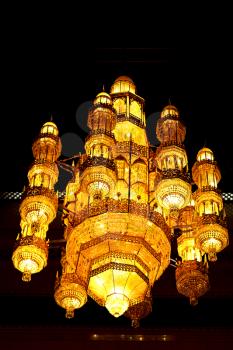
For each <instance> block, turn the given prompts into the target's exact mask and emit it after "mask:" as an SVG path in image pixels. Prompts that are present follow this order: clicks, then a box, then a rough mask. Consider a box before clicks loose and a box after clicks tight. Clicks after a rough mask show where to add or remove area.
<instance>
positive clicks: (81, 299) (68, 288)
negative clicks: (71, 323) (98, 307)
mask: <svg viewBox="0 0 233 350" xmlns="http://www.w3.org/2000/svg"><path fill="white" fill-rule="evenodd" d="M54 297H55V300H56V302H57V304H58V305H59V306H61V307H62V308H63V309H65V310H66V318H73V317H74V311H75V310H76V309H79V308H81V307H82V306H83V305H84V304H85V303H86V301H87V293H86V290H85V288H84V287H83V286H81V285H80V284H78V283H70V282H65V281H62V282H61V285H60V286H59V287H58V288H57V289H56V291H55V294H54Z"/></svg>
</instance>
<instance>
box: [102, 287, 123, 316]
mask: <svg viewBox="0 0 233 350" xmlns="http://www.w3.org/2000/svg"><path fill="white" fill-rule="evenodd" d="M105 307H106V309H108V311H109V312H110V314H112V315H113V316H115V317H119V316H121V315H123V314H124V313H125V311H126V310H127V309H128V307H129V299H128V298H127V297H126V296H125V295H124V294H119V293H113V294H111V295H108V296H107V299H106V303H105Z"/></svg>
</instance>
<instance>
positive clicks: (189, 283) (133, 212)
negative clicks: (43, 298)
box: [13, 76, 228, 326]
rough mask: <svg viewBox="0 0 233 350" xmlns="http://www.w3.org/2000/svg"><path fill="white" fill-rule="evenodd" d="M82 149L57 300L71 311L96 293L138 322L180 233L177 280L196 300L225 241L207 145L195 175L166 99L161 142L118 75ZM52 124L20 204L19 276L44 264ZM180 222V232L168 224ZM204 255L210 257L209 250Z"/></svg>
mask: <svg viewBox="0 0 233 350" xmlns="http://www.w3.org/2000/svg"><path fill="white" fill-rule="evenodd" d="M88 126H89V129H90V133H89V135H88V137H87V139H86V142H85V151H86V152H85V154H82V155H80V156H79V157H77V156H76V155H75V157H74V159H75V162H73V164H72V170H73V178H72V179H71V180H70V181H69V183H68V184H67V187H66V193H65V199H64V205H63V210H64V213H63V222H64V225H65V232H64V239H65V242H66V248H65V251H63V254H62V259H61V265H62V273H61V274H60V275H58V276H57V279H56V286H55V300H56V302H57V303H58V305H60V306H61V307H62V308H64V309H65V310H66V316H67V317H68V318H71V317H73V316H74V311H75V310H76V309H78V308H80V307H82V306H83V305H84V304H85V303H86V302H87V297H88V296H89V297H91V298H93V299H94V300H95V301H96V302H97V303H98V304H99V305H100V306H103V307H106V308H107V309H108V311H109V312H110V313H111V314H112V315H113V316H115V317H118V316H121V315H123V314H124V315H125V316H127V317H129V318H130V319H131V320H132V324H133V325H134V326H138V322H139V320H140V319H141V318H142V317H145V316H147V315H148V313H149V312H151V301H152V300H151V295H152V293H151V291H152V288H153V286H154V284H155V282H156V281H157V280H158V279H159V277H160V276H161V275H162V274H163V272H164V271H165V269H166V268H167V267H168V265H169V264H170V257H171V240H172V239H173V240H175V239H177V247H178V254H179V256H180V259H178V260H177V267H176V281H177V289H178V291H179V292H180V293H181V294H184V295H185V296H187V297H189V298H190V301H191V303H192V304H196V302H197V298H198V297H199V296H201V295H202V294H204V293H205V292H206V291H207V289H208V286H209V282H208V260H209V261H214V260H216V253H218V252H220V251H221V250H222V249H223V248H225V247H226V246H227V244H228V233H227V229H226V223H225V219H224V209H223V202H222V198H221V194H220V192H219V190H218V189H217V183H218V182H219V180H220V171H219V169H218V167H217V165H216V162H215V161H214V158H213V153H212V151H211V150H210V149H208V148H203V149H202V150H200V151H199V153H198V156H197V162H196V163H195V164H194V167H193V171H192V176H193V180H194V182H195V184H196V185H197V188H198V189H197V190H196V191H195V192H194V193H192V179H191V176H190V174H189V172H188V159H187V155H186V151H185V147H184V140H185V131H186V129H185V126H184V125H183V124H182V122H181V120H180V116H179V113H178V110H177V108H176V107H174V106H172V105H168V106H166V107H165V108H164V109H163V111H162V113H161V116H160V119H159V121H158V123H157V127H156V134H157V138H158V140H159V141H160V145H159V147H157V148H156V149H155V147H153V146H151V145H150V144H149V142H148V139H147V135H146V130H145V127H146V118H145V113H144V99H143V98H142V97H140V96H138V95H137V94H136V87H135V84H134V82H133V81H132V80H131V79H130V78H128V77H125V76H121V77H119V78H118V79H116V81H115V82H114V84H113V85H112V87H111V91H110V94H108V93H106V92H101V93H99V94H98V95H97V96H96V98H95V100H94V101H93V107H92V109H91V110H90V112H89V115H88ZM60 152H61V143H60V139H59V136H58V129H57V127H56V125H55V124H54V123H53V122H48V123H46V124H44V125H43V127H42V129H41V133H40V135H39V138H38V139H37V140H36V141H35V143H34V144H33V154H34V157H35V161H34V163H33V165H32V167H31V169H30V171H29V173H28V178H29V187H28V188H27V189H26V190H25V192H24V194H23V201H22V203H21V206H20V215H21V228H22V231H21V235H20V236H19V237H18V239H17V246H16V248H15V250H14V253H13V263H14V266H15V267H16V268H17V269H18V270H20V271H21V272H22V273H23V280H25V281H26V280H29V279H30V276H31V274H33V273H37V272H39V271H40V270H41V269H42V268H43V267H45V266H46V262H47V255H48V244H47V242H46V232H47V230H48V225H49V223H51V221H52V220H53V219H54V218H55V216H56V210H57V195H56V194H55V193H54V184H55V183H56V181H57V178H58V169H57V164H58V163H59V162H58V161H57V159H58V157H59V155H60ZM178 230H179V232H180V234H179V236H177V235H175V234H174V232H177V231H178ZM207 255H208V258H207Z"/></svg>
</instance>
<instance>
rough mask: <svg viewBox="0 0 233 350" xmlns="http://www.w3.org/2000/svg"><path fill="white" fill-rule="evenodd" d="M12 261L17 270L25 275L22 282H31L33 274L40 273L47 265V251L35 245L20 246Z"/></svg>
mask: <svg viewBox="0 0 233 350" xmlns="http://www.w3.org/2000/svg"><path fill="white" fill-rule="evenodd" d="M12 260H13V264H14V266H15V268H16V269H18V270H19V271H21V272H22V273H23V276H22V280H23V281H25V282H29V281H30V280H31V274H34V273H38V272H40V271H41V270H42V269H43V268H44V267H45V266H46V265H47V251H45V250H43V249H41V248H39V247H36V246H34V245H28V246H27V245H24V246H18V247H17V249H16V250H15V251H14V253H13V256H12Z"/></svg>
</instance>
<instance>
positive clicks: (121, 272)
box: [88, 264, 148, 317]
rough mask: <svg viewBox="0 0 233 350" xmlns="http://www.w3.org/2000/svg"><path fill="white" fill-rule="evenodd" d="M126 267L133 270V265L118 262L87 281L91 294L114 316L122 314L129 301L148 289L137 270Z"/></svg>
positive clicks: (140, 295) (142, 294) (143, 293)
mask: <svg viewBox="0 0 233 350" xmlns="http://www.w3.org/2000/svg"><path fill="white" fill-rule="evenodd" d="M127 268H128V269H129V270H130V269H131V270H133V267H132V268H130V266H125V267H124V266H123V264H118V266H116V267H115V268H109V269H107V270H106V271H103V272H102V273H99V274H97V275H95V276H92V277H91V278H90V282H89V287H88V290H89V293H90V294H91V296H92V297H93V296H94V299H95V300H96V301H97V302H98V303H99V304H101V305H102V306H105V307H106V308H107V309H108V311H109V312H110V314H112V315H113V316H115V317H119V316H121V315H123V314H124V312H125V311H126V310H127V309H128V307H129V304H130V302H131V301H132V300H135V299H138V298H140V297H142V296H144V295H145V294H146V292H147V289H148V284H147V282H146V281H145V280H144V279H143V278H142V277H141V276H139V274H138V273H137V272H133V271H127ZM93 273H95V272H94V271H93Z"/></svg>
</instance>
